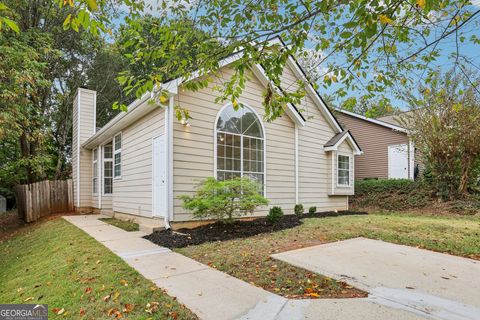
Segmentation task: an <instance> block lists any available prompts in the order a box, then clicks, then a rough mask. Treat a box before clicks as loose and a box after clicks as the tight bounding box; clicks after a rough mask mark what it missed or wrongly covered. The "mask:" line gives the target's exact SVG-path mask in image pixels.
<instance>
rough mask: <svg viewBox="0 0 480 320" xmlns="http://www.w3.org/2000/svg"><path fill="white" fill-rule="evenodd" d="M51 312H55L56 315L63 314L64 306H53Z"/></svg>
mask: <svg viewBox="0 0 480 320" xmlns="http://www.w3.org/2000/svg"><path fill="white" fill-rule="evenodd" d="M52 312H53V313H55V314H58V315H61V314H64V313H65V309H64V308H61V309H60V308H53V310H52Z"/></svg>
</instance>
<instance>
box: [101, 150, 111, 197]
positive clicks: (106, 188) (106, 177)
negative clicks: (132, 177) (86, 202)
mask: <svg viewBox="0 0 480 320" xmlns="http://www.w3.org/2000/svg"><path fill="white" fill-rule="evenodd" d="M112 151H113V150H112V143H111V142H110V143H108V144H106V145H105V146H103V193H104V194H111V193H112V192H113V159H112V155H113V154H112Z"/></svg>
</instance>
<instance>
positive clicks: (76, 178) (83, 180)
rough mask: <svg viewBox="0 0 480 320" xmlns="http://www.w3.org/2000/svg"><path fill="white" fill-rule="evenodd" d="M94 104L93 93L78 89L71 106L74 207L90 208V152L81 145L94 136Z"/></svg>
mask: <svg viewBox="0 0 480 320" xmlns="http://www.w3.org/2000/svg"><path fill="white" fill-rule="evenodd" d="M94 103H95V92H94V91H91V90H86V89H78V92H77V97H76V99H75V100H74V105H73V134H72V138H73V141H72V171H73V182H74V201H75V206H76V207H91V206H92V152H91V150H87V149H84V148H82V147H81V145H82V143H83V142H85V141H86V140H87V139H88V138H90V137H91V136H92V135H93V134H94V126H95V124H94V122H95V120H94V119H95V105H94ZM77 170H79V172H80V175H78V172H77ZM78 186H80V188H79V189H78Z"/></svg>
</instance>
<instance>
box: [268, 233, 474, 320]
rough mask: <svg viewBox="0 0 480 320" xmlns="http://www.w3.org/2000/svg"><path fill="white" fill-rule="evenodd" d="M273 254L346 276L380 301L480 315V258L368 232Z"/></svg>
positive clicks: (444, 315)
mask: <svg viewBox="0 0 480 320" xmlns="http://www.w3.org/2000/svg"><path fill="white" fill-rule="evenodd" d="M272 257H273V258H275V259H279V260H282V261H285V262H287V263H290V264H293V265H296V266H299V267H302V268H305V269H307V270H310V271H313V272H316V273H319V274H323V275H326V276H329V277H332V278H335V279H339V280H343V281H345V282H347V283H349V284H351V285H353V286H355V287H357V288H360V289H363V290H365V291H367V292H369V293H370V296H369V298H370V299H371V300H373V301H375V302H376V303H378V304H382V305H387V306H390V307H394V308H398V309H405V310H409V311H411V312H414V313H417V314H419V315H423V316H425V315H427V316H428V317H430V318H433V319H448V320H450V319H452V320H453V319H472V320H473V319H480V261H476V260H471V259H466V258H461V257H456V256H452V255H448V254H442V253H437V252H433V251H429V250H423V249H418V248H413V247H408V246H402V245H396V244H392V243H387V242H383V241H378V240H371V239H365V238H355V239H350V240H345V241H339V242H334V243H329V244H324V245H319V246H315V247H309V248H303V249H299V250H294V251H288V252H283V253H279V254H275V255H273V256H272Z"/></svg>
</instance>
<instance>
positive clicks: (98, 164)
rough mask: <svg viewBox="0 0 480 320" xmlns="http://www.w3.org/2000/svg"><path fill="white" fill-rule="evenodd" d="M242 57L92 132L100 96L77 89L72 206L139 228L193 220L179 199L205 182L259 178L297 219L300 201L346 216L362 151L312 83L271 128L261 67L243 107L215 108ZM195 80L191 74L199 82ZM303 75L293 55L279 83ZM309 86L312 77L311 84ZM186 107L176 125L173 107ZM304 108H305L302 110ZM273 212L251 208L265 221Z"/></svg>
mask: <svg viewBox="0 0 480 320" xmlns="http://www.w3.org/2000/svg"><path fill="white" fill-rule="evenodd" d="M239 55H241V53H238V54H236V55H233V56H231V57H227V58H226V59H224V60H222V61H220V70H219V71H218V73H216V74H214V75H210V76H211V77H213V78H214V82H215V83H212V84H211V85H210V86H209V87H207V88H205V89H201V90H199V91H197V92H192V91H187V90H184V88H183V86H182V83H183V81H182V80H181V79H175V80H172V81H170V82H167V83H164V84H162V89H163V90H166V91H167V92H168V93H169V98H168V101H167V102H166V103H165V105H160V106H158V105H154V104H152V103H149V100H151V97H154V96H155V94H157V90H155V91H154V92H151V93H147V94H145V95H144V96H143V97H142V98H141V99H138V100H136V101H134V102H133V103H132V104H130V106H129V107H128V112H123V113H121V114H119V115H117V116H116V117H115V118H113V119H112V120H111V121H110V122H109V123H107V124H106V125H105V126H104V127H103V128H101V129H99V130H96V129H95V128H96V123H95V114H96V110H95V108H96V107H95V100H96V93H95V92H94V91H91V90H87V89H78V92H77V96H76V99H75V102H74V106H73V108H74V109H73V115H74V116H73V149H72V150H73V155H72V169H73V174H72V175H73V183H74V201H75V207H76V210H77V211H79V212H88V211H92V210H93V211H95V212H102V213H105V214H109V215H112V214H115V215H116V216H117V217H121V218H130V219H132V218H133V219H135V220H137V221H138V222H139V223H140V224H149V223H150V224H151V223H157V224H159V225H165V226H166V227H169V226H170V225H171V224H177V225H178V224H179V223H181V222H186V221H191V220H192V219H193V218H192V215H191V214H190V213H189V212H188V211H186V210H185V209H183V208H182V202H181V200H180V199H179V198H178V197H179V196H180V195H183V194H192V193H193V192H194V191H195V188H196V187H197V186H198V184H199V183H200V182H201V181H202V180H203V179H205V178H207V177H212V176H214V177H217V178H218V179H228V178H231V177H235V176H248V177H250V178H251V179H254V180H255V181H256V182H257V183H258V184H259V188H260V190H261V192H262V193H263V195H264V196H265V197H267V198H268V199H269V200H270V205H271V206H281V207H282V208H283V209H284V211H285V212H286V213H293V209H294V206H295V204H297V203H301V204H303V205H304V207H306V208H308V207H309V206H316V207H317V208H318V210H344V209H347V208H348V196H349V195H352V194H353V190H354V179H353V178H354V162H355V160H354V156H356V155H359V154H361V152H362V151H361V149H360V147H359V146H358V144H357V143H356V141H355V140H354V138H353V136H352V134H351V133H350V132H348V131H345V130H344V129H343V128H342V126H341V125H340V124H339V123H338V121H337V119H336V118H335V116H334V115H333V114H332V113H331V112H330V111H329V109H328V108H327V107H326V105H325V103H324V102H323V100H322V99H321V97H320V96H319V95H318V94H317V92H316V91H315V90H314V89H313V87H312V86H311V85H309V84H308V85H307V86H306V91H307V95H306V96H305V98H303V100H302V102H301V105H298V106H295V105H288V107H287V108H286V110H285V114H284V115H283V116H281V117H280V118H278V119H277V120H275V121H273V122H266V121H264V120H263V116H264V108H263V107H262V101H263V96H262V93H263V91H264V89H265V87H266V85H267V84H268V83H269V80H268V79H267V77H266V75H265V73H264V71H263V69H262V67H261V66H259V65H254V66H253V67H252V68H251V74H250V79H249V80H248V82H247V84H246V87H245V90H244V92H243V94H242V95H241V97H240V99H239V103H240V104H241V106H242V107H241V108H239V109H238V110H234V108H233V106H232V105H231V104H230V103H224V104H219V103H215V98H216V95H217V94H218V91H215V90H213V86H215V85H218V84H219V83H221V82H222V79H225V78H224V77H229V76H230V75H231V74H232V73H231V72H232V69H231V67H230V64H231V63H233V62H234V61H235V60H236V59H238V56H239ZM195 76H198V75H194V76H193V77H195ZM298 79H301V80H305V79H306V77H305V74H304V73H303V71H302V70H301V68H300V67H299V65H298V64H297V62H296V61H295V60H294V59H293V58H292V57H290V58H289V59H288V63H287V65H286V67H285V70H284V74H283V79H282V81H283V83H282V87H285V88H288V87H292V86H295V85H297V80H298ZM305 81H306V80H305ZM175 105H181V106H182V107H184V108H186V109H188V110H189V112H190V114H191V117H192V118H191V119H189V120H188V121H185V119H184V120H182V121H178V120H177V119H176V117H174V110H173V108H174V106H175ZM300 110H302V112H300ZM267 212H268V208H267V207H263V208H260V209H259V210H257V211H255V212H254V214H253V215H254V216H259V215H265V214H266V213H267Z"/></svg>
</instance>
